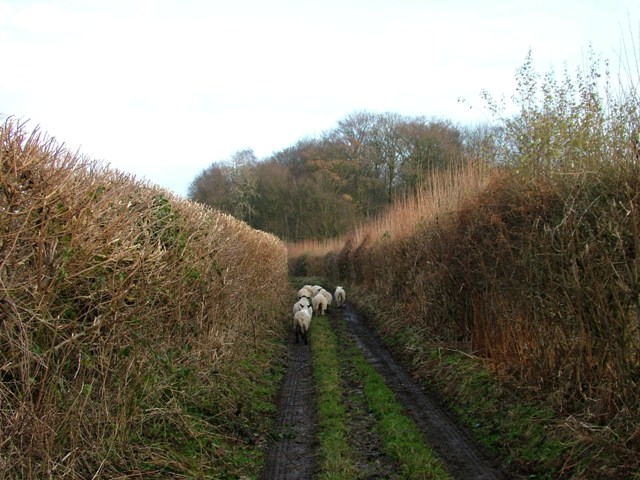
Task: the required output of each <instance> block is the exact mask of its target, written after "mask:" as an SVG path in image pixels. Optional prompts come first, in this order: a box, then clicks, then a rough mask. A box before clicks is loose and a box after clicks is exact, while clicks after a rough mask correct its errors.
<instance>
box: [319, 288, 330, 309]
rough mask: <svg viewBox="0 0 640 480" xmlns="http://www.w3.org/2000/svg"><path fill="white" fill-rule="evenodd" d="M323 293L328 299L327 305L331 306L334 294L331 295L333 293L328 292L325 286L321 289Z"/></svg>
mask: <svg viewBox="0 0 640 480" xmlns="http://www.w3.org/2000/svg"><path fill="white" fill-rule="evenodd" d="M318 293H321V294H322V295H324V298H326V299H327V307H329V306H330V305H331V302H333V295H331V293H329V292H327V291H326V290H325V289H324V288H323V289H322V290H320V292H318Z"/></svg>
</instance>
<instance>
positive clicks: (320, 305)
mask: <svg viewBox="0 0 640 480" xmlns="http://www.w3.org/2000/svg"><path fill="white" fill-rule="evenodd" d="M311 305H313V309H314V310H315V311H317V312H320V315H324V314H325V312H326V311H327V306H328V304H327V298H326V297H325V296H324V295H322V294H321V293H318V294H317V295H316V296H315V297H313V299H312V300H311Z"/></svg>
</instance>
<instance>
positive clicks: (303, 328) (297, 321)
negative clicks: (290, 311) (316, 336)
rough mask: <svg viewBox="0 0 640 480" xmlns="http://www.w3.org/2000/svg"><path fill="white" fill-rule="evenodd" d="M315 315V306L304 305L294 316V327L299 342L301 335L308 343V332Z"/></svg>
mask: <svg viewBox="0 0 640 480" xmlns="http://www.w3.org/2000/svg"><path fill="white" fill-rule="evenodd" d="M312 315H313V308H312V307H310V306H306V307H304V308H303V309H302V310H300V311H299V312H296V314H295V315H294V316H293V329H294V330H295V332H296V343H298V340H299V337H300V335H302V339H303V340H304V344H305V345H308V340H307V333H308V332H309V326H310V325H311V317H312Z"/></svg>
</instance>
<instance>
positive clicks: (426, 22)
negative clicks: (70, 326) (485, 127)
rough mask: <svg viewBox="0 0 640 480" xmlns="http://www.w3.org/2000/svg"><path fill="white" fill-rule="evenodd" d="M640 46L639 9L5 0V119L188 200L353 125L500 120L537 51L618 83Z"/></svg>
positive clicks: (551, 63)
mask: <svg viewBox="0 0 640 480" xmlns="http://www.w3.org/2000/svg"><path fill="white" fill-rule="evenodd" d="M639 34H640V0H495V1H490V0H228V1H226V0H225V1H222V0H41V1H38V0H0V115H2V116H3V117H4V118H6V117H7V116H11V117H13V118H14V119H17V120H20V121H26V122H27V123H26V125H27V128H35V127H38V128H39V129H40V130H41V131H42V132H44V133H46V134H47V135H48V136H49V137H55V139H56V140H57V141H58V142H59V143H63V144H64V145H65V146H66V147H67V148H68V149H69V150H72V151H78V152H79V153H80V154H82V155H83V156H85V157H88V158H90V159H93V160H96V161H99V162H102V163H104V164H107V165H109V166H110V167H111V168H114V169H118V170H121V171H123V172H128V173H131V174H133V175H135V176H136V177H137V178H138V179H141V180H146V181H148V182H150V183H152V184H156V185H159V186H161V187H163V188H166V189H168V190H170V191H173V192H174V193H176V194H178V195H182V196H186V195H187V193H188V187H189V185H190V184H191V182H192V181H193V179H194V178H195V177H196V176H197V175H198V174H199V173H200V172H202V170H203V169H205V168H206V167H208V166H209V165H211V164H212V163H214V162H219V161H225V160H228V159H229V158H230V157H231V156H232V155H233V154H234V153H235V152H238V151H240V150H245V149H252V150H253V151H254V153H255V155H256V156H257V157H258V158H266V157H268V156H269V155H271V154H272V153H275V152H278V151H280V150H282V149H284V148H287V147H290V146H293V145H294V144H295V143H296V142H297V141H299V140H302V139H305V138H313V137H316V136H318V135H320V134H322V132H325V131H328V130H330V129H332V128H334V127H335V126H336V125H337V123H338V121H339V120H341V119H343V118H344V117H346V116H347V115H349V114H351V113H353V112H357V111H369V112H373V113H385V112H392V113H398V114H400V115H405V116H410V117H413V116H424V117H427V118H436V119H446V120H451V121H452V122H454V124H456V125H461V126H465V125H474V124H476V123H478V122H485V121H490V120H491V115H490V113H489V112H488V110H487V106H486V102H485V101H484V100H483V99H482V98H481V92H482V91H487V92H488V93H489V94H490V95H492V96H493V97H494V98H499V97H500V96H507V97H509V96H511V95H513V94H514V93H515V74H516V71H517V69H518V68H519V67H521V66H522V65H523V64H524V61H525V58H526V56H527V53H528V52H529V51H531V54H532V58H533V62H534V66H535V68H536V69H537V70H538V71H540V72H541V73H547V72H548V71H551V70H554V71H559V72H561V71H562V70H564V69H565V68H568V69H569V70H571V71H573V70H575V69H579V68H581V67H584V65H585V57H586V55H587V52H588V50H589V48H591V49H592V50H593V51H594V53H596V54H597V55H598V56H600V58H602V59H608V60H609V61H610V62H611V65H612V70H615V69H616V68H617V66H618V65H620V63H621V62H622V63H623V64H624V63H626V64H627V65H628V63H629V62H628V58H629V51H633V49H634V48H633V47H634V44H635V46H636V48H638V39H637V37H638V35H639ZM625 49H626V51H627V53H626V54H624V53H623V52H624V51H625ZM632 63H634V64H635V63H640V61H639V62H635V61H633V62H632Z"/></svg>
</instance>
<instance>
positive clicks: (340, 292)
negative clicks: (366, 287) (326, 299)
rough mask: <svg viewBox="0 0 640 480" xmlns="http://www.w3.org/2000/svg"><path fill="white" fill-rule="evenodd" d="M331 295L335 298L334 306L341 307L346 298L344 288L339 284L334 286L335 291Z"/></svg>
mask: <svg viewBox="0 0 640 480" xmlns="http://www.w3.org/2000/svg"><path fill="white" fill-rule="evenodd" d="M333 296H334V298H335V299H336V306H338V307H341V306H342V304H343V303H344V302H345V300H346V299H347V294H346V293H345V291H344V288H343V287H341V286H337V287H336V293H335V294H334V295H333Z"/></svg>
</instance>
